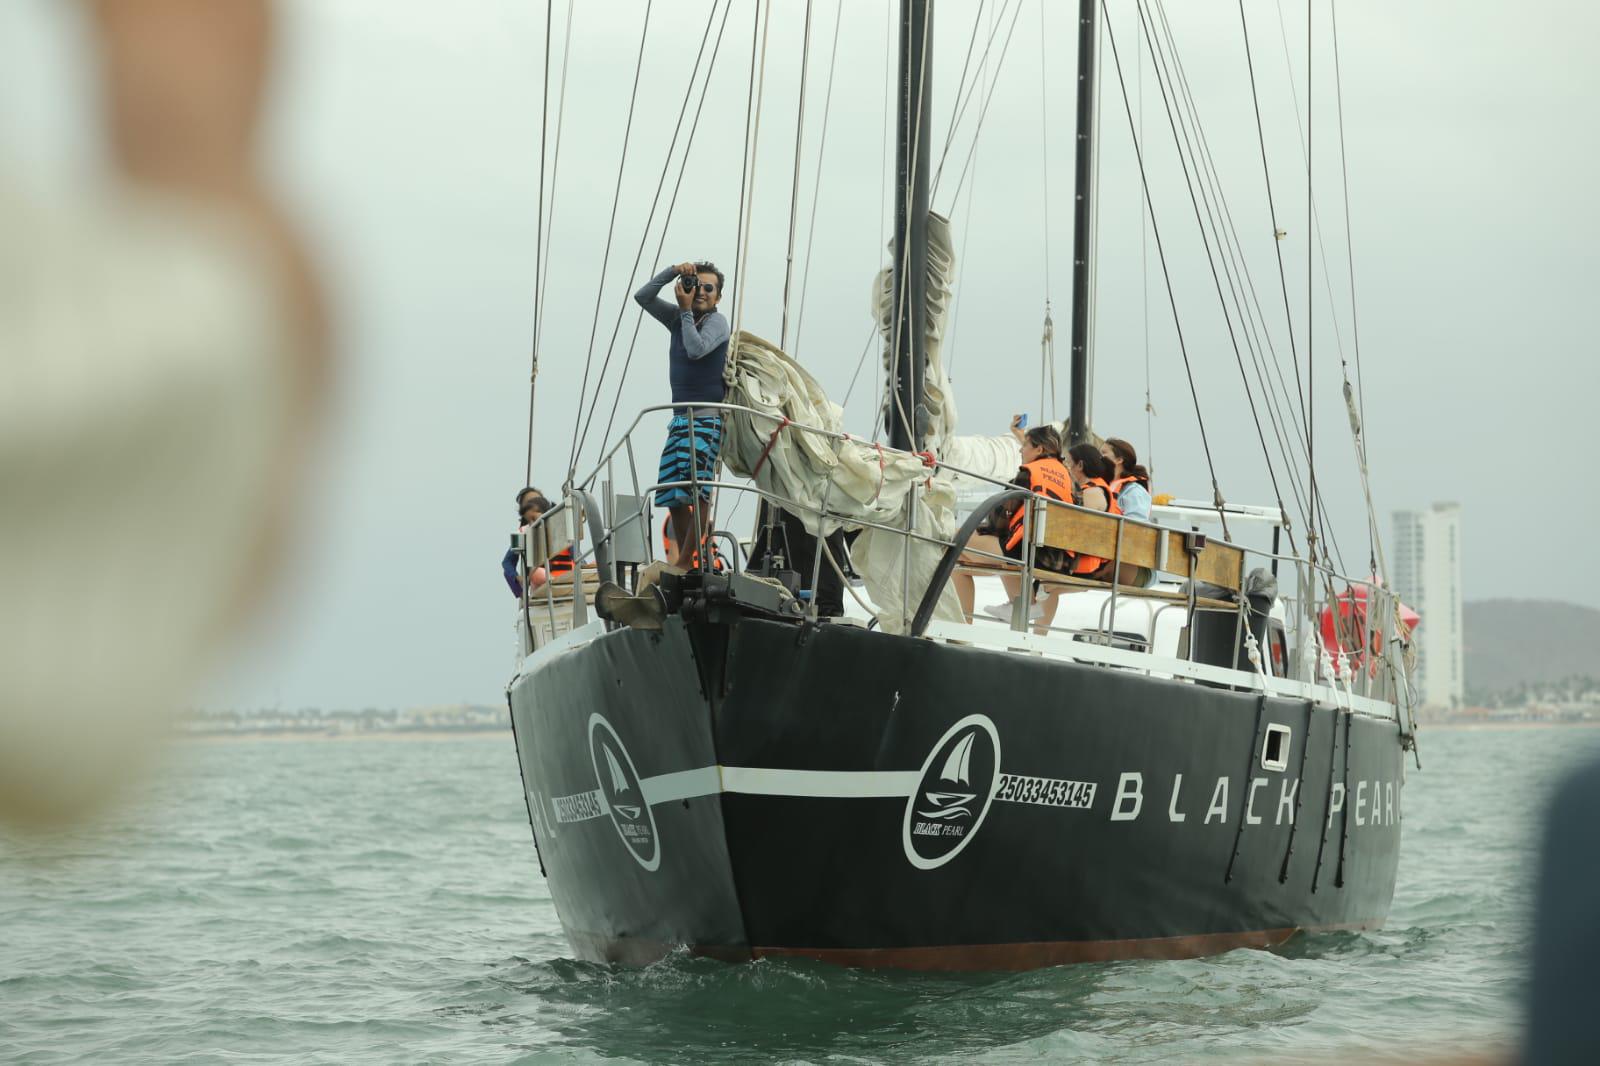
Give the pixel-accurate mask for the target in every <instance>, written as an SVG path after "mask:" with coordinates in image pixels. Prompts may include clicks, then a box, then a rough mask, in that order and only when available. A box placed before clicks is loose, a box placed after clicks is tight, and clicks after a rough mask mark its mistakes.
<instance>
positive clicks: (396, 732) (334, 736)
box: [171, 728, 511, 744]
mask: <svg viewBox="0 0 1600 1066" xmlns="http://www.w3.org/2000/svg"><path fill="white" fill-rule="evenodd" d="M171 736H172V739H174V740H185V741H189V740H192V741H199V742H201V743H206V744H214V743H219V742H222V741H228V740H239V741H280V740H315V741H332V742H338V741H345V740H471V739H473V738H481V737H495V738H503V737H509V736H511V730H510V729H509V728H507V729H373V730H363V731H361V732H355V733H330V732H315V731H312V730H305V731H304V732H289V731H284V732H276V731H274V732H262V731H248V732H246V731H241V732H237V733H231V732H216V733H185V732H175V733H172V734H171Z"/></svg>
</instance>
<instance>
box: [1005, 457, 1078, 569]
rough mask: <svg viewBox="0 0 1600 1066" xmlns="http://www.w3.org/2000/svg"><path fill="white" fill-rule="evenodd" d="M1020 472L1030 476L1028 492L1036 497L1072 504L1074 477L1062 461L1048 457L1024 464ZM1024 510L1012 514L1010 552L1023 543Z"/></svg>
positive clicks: (1009, 538) (1007, 534)
mask: <svg viewBox="0 0 1600 1066" xmlns="http://www.w3.org/2000/svg"><path fill="white" fill-rule="evenodd" d="M1020 472H1022V473H1026V474H1027V475H1028V491H1029V492H1031V493H1033V494H1034V495H1036V496H1043V497H1044V498H1045V499H1047V500H1059V501H1060V502H1062V503H1071V502H1072V475H1071V474H1068V473H1067V468H1066V466H1065V465H1063V464H1062V462H1061V460H1060V459H1057V458H1055V457H1054V456H1048V455H1047V456H1045V457H1043V458H1041V459H1035V460H1034V461H1033V462H1031V463H1023V464H1022V470H1021V471H1020ZM1023 510H1024V509H1023V508H1021V507H1018V508H1017V509H1016V510H1015V511H1012V512H1011V526H1010V528H1009V529H1008V530H1007V532H1006V549H1007V550H1008V551H1015V550H1016V547H1017V545H1019V544H1021V543H1022V513H1023Z"/></svg>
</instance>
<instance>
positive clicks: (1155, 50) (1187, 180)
mask: <svg viewBox="0 0 1600 1066" xmlns="http://www.w3.org/2000/svg"><path fill="white" fill-rule="evenodd" d="M1135 8H1136V10H1137V12H1138V14H1139V23H1140V25H1141V26H1142V27H1143V28H1144V32H1145V39H1146V40H1147V41H1149V42H1150V56H1151V58H1152V60H1154V62H1155V65H1156V88H1157V89H1159V90H1160V92H1161V102H1162V104H1163V105H1164V106H1165V109H1166V112H1167V123H1168V125H1169V126H1170V127H1171V129H1172V137H1173V143H1174V144H1175V145H1177V148H1178V162H1179V164H1180V165H1181V166H1182V167H1183V181H1184V185H1185V186H1186V187H1187V188H1188V190H1189V203H1190V206H1192V207H1193V209H1194V217H1195V224H1196V226H1197V227H1198V228H1199V230H1200V241H1201V243H1202V245H1203V246H1204V247H1205V253H1206V265H1207V266H1208V267H1209V268H1210V270H1211V282H1212V284H1213V285H1214V286H1215V287H1216V291H1217V302H1218V304H1220V305H1221V307H1222V318H1223V321H1224V322H1225V323H1226V324H1227V327H1228V341H1229V343H1230V345H1231V346H1232V347H1233V358H1234V362H1236V363H1237V364H1238V365H1239V380H1240V382H1241V383H1242V384H1243V385H1244V394H1245V399H1246V400H1247V401H1248V403H1249V405H1250V417H1251V419H1252V420H1254V422H1255V425H1256V437H1257V438H1258V439H1259V440H1260V442H1261V454H1262V458H1263V459H1265V460H1266V464H1267V476H1268V478H1269V479H1270V480H1271V481H1272V491H1273V493H1274V494H1275V495H1276V496H1277V503H1278V509H1279V511H1282V510H1283V509H1284V508H1283V490H1282V489H1281V488H1280V487H1279V486H1278V474H1277V471H1276V470H1274V469H1273V466H1272V455H1271V453H1270V451H1269V450H1268V448H1267V437H1266V433H1265V431H1263V430H1262V428H1261V416H1260V414H1259V413H1258V412H1257V410H1256V400H1255V395H1254V394H1253V393H1252V392H1251V391H1250V379H1249V376H1248V375H1247V374H1246V373H1245V369H1244V357H1243V355H1242V354H1241V353H1240V351H1239V338H1238V336H1237V334H1236V333H1235V332H1234V328H1233V316H1232V315H1231V314H1229V313H1228V302H1227V299H1226V297H1224V296H1223V293H1222V279H1221V277H1220V276H1219V275H1218V273H1217V263H1216V257H1215V255H1214V254H1213V252H1212V249H1211V239H1210V238H1209V237H1208V236H1207V235H1206V226H1205V221H1204V218H1203V216H1202V215H1201V210H1200V201H1199V199H1198V198H1197V197H1196V195H1195V190H1194V181H1193V180H1192V178H1191V177H1190V173H1189V162H1188V160H1186V159H1185V158H1184V154H1183V147H1184V142H1185V140H1186V137H1180V134H1179V131H1178V123H1177V120H1176V118H1175V117H1174V115H1173V112H1172V101H1171V99H1170V98H1169V96H1168V93H1167V85H1166V83H1164V82H1163V81H1162V79H1161V73H1160V72H1161V67H1162V65H1163V63H1164V60H1165V57H1164V55H1163V53H1162V51H1161V43H1160V41H1159V40H1158V38H1157V37H1156V35H1155V33H1154V31H1153V26H1152V24H1151V23H1150V22H1149V21H1148V16H1149V12H1148V11H1146V9H1145V4H1144V0H1138V2H1137V3H1136V4H1135ZM1166 80H1167V82H1171V81H1172V76H1171V74H1170V73H1169V74H1168V75H1167V79H1166ZM1174 92H1176V88H1174ZM1190 154H1191V155H1192V154H1193V149H1192V148H1191V149H1190ZM1141 166H1142V162H1141ZM1197 168H1198V164H1197ZM1220 502H1221V501H1220V499H1219V501H1218V504H1219V506H1218V510H1219V512H1220V510H1221V506H1220Z"/></svg>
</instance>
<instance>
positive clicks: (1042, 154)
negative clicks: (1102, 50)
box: [1039, 0, 1050, 317]
mask: <svg viewBox="0 0 1600 1066" xmlns="http://www.w3.org/2000/svg"><path fill="white" fill-rule="evenodd" d="M1049 73H1050V71H1049V67H1048V65H1047V64H1046V63H1045V55H1044V0H1039V161H1040V166H1039V169H1040V171H1041V172H1042V174H1043V178H1044V197H1043V200H1044V305H1045V314H1046V317H1048V316H1049V308H1050V93H1049V89H1048V84H1049V80H1048V79H1049Z"/></svg>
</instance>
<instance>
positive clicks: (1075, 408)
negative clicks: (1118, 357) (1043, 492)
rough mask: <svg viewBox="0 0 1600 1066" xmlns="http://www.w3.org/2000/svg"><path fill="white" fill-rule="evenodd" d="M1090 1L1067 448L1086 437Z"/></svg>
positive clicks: (1083, 7)
mask: <svg viewBox="0 0 1600 1066" xmlns="http://www.w3.org/2000/svg"><path fill="white" fill-rule="evenodd" d="M1094 5H1095V0H1078V143H1077V161H1076V164H1075V168H1074V174H1075V178H1074V184H1075V187H1076V190H1077V196H1076V199H1075V202H1074V205H1073V213H1072V407H1071V414H1070V418H1071V423H1070V425H1069V426H1068V436H1069V438H1070V439H1069V440H1068V442H1067V443H1068V444H1079V443H1082V442H1083V441H1085V440H1087V439H1088V438H1089V312H1090V310H1091V308H1090V306H1089V253H1090V250H1091V248H1092V247H1093V240H1092V238H1093V236H1094V235H1093V234H1092V233H1091V232H1090V228H1091V227H1092V226H1093V225H1094V222H1093V219H1094V215H1093V212H1092V211H1091V210H1090V206H1091V204H1092V203H1093V194H1094V158H1093V157H1094V81H1095V79H1094V42H1095V31H1096V27H1095V21H1094Z"/></svg>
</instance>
